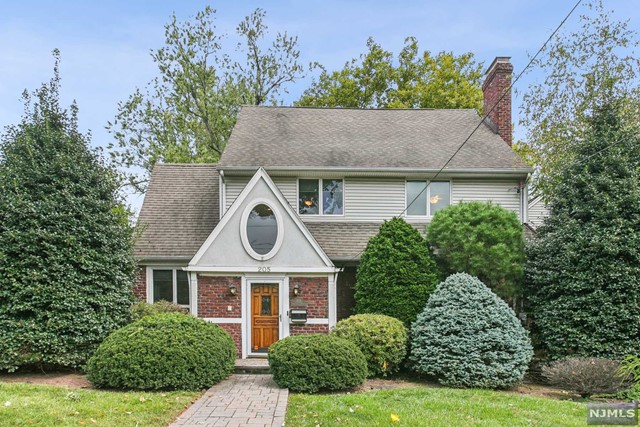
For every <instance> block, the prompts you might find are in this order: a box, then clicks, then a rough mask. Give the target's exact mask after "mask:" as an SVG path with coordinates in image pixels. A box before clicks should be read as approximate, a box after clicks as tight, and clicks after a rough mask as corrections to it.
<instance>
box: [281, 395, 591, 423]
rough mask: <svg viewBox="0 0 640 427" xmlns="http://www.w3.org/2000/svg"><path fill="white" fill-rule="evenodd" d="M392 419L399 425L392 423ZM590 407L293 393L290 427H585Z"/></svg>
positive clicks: (507, 399) (508, 398)
mask: <svg viewBox="0 0 640 427" xmlns="http://www.w3.org/2000/svg"><path fill="white" fill-rule="evenodd" d="M391 414H394V415H397V416H398V417H399V420H397V421H396V422H393V421H392V419H391ZM586 418H587V413H586V404H584V403H576V402H571V401H562V400H555V399H550V398H544V397H533V396H525V395H519V394H515V393H508V392H496V391H489V390H458V389H450V388H428V387H416V388H402V389H393V390H380V391H372V392H365V393H358V394H328V395H327V394H325V395H305V394H292V395H291V396H290V397H289V406H288V410H287V421H286V425H287V427H297V426H314V427H315V426H318V425H319V426H321V427H326V426H341V425H344V426H434V427H437V426H442V427H452V426H461V427H462V426H490V427H500V426H509V427H515V426H536V427H542V426H554V427H555V426H580V427H583V426H585V425H586V422H587V421H586Z"/></svg>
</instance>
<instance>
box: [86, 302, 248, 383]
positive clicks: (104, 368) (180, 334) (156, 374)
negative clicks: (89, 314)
mask: <svg viewBox="0 0 640 427" xmlns="http://www.w3.org/2000/svg"><path fill="white" fill-rule="evenodd" d="M235 359H236V350H235V345H234V343H233V339H232V338H231V337H230V336H229V334H228V333H227V332H225V331H224V330H223V329H222V328H220V327H219V326H217V325H214V324H211V323H207V322H205V321H204V320H201V319H196V318H195V317H192V316H188V315H185V314H177V313H164V314H157V315H154V316H146V317H144V318H142V319H141V320H138V321H136V322H133V323H131V324H129V325H127V326H125V327H124V328H122V329H119V330H118V331H116V332H114V333H113V334H111V335H109V337H107V339H106V340H105V341H104V342H103V343H102V344H101V345H100V347H98V350H97V351H96V353H95V354H94V356H93V357H91V359H89V362H88V363H87V369H86V370H87V377H88V379H89V381H91V383H92V384H93V385H94V386H96V387H108V388H120V389H136V390H199V389H203V388H208V387H210V386H212V385H213V384H215V383H217V382H220V381H221V380H223V379H225V378H226V377H228V376H229V374H231V372H232V371H233V368H234V365H235Z"/></svg>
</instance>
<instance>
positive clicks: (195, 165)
mask: <svg viewBox="0 0 640 427" xmlns="http://www.w3.org/2000/svg"><path fill="white" fill-rule="evenodd" d="M156 166H163V167H164V166H171V167H173V166H177V167H212V168H217V167H218V164H217V163H176V162H171V163H161V162H157V163H156V164H155V165H153V167H154V168H155V167H156Z"/></svg>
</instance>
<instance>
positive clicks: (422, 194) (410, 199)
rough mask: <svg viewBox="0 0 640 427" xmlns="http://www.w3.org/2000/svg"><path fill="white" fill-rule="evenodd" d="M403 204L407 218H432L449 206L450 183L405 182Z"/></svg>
mask: <svg viewBox="0 0 640 427" xmlns="http://www.w3.org/2000/svg"><path fill="white" fill-rule="evenodd" d="M405 203H406V205H407V215H408V216H432V215H433V214H435V213H436V212H438V211H439V210H440V209H444V208H446V207H447V206H449V205H450V204H451V183H450V182H449V181H432V182H431V183H430V184H429V185H427V181H407V186H406V202H405Z"/></svg>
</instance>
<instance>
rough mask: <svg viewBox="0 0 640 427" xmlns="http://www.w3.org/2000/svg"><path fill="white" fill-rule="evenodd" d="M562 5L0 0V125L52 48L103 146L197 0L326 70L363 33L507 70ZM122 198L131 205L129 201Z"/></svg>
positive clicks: (567, 1) (224, 29)
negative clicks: (410, 40) (290, 42)
mask: <svg viewBox="0 0 640 427" xmlns="http://www.w3.org/2000/svg"><path fill="white" fill-rule="evenodd" d="M585 2H586V0H585ZM574 4H575V0H539V1H531V0H509V1H507V0H495V1H492V0H486V1H476V0H458V1H451V0H443V1H440V0H422V1H418V0H415V1H394V0H385V1H373V0H370V1H365V0H298V1H294V0H272V1H266V0H263V1H250V0H246V1H243V0H224V1H217V2H207V1H200V0H182V1H178V0H175V1H168V0H155V1H147V0H128V1H123V0H110V1H101V2H97V1H86V0H84V1H82V0H76V1H65V0H58V1H55V2H52V1H36V0H22V1H8V0H5V1H3V2H1V3H0V129H3V128H4V127H5V126H7V125H10V124H16V123H18V122H19V121H20V118H21V116H22V113H23V105H22V102H21V94H22V92H23V91H24V90H25V89H27V90H30V91H32V90H34V89H36V88H38V87H39V86H40V85H41V84H42V83H43V82H46V81H48V80H49V79H50V78H51V76H52V70H53V57H52V55H51V51H52V50H53V49H55V48H58V49H60V51H61V57H62V60H61V66H60V72H61V77H62V87H61V100H62V103H63V105H68V104H70V103H71V102H72V101H73V100H76V101H77V103H78V106H79V109H80V115H79V126H80V128H81V130H82V131H85V132H86V131H88V130H91V134H92V144H93V145H94V146H102V147H106V146H107V144H108V143H109V142H111V141H112V137H111V135H110V134H109V133H108V132H107V131H106V130H105V125H106V123H107V122H108V121H110V120H113V118H114V117H115V115H116V113H117V107H118V102H121V101H124V100H126V99H127V98H128V96H129V95H130V94H131V93H132V92H133V91H134V90H135V88H136V87H140V88H143V87H144V86H145V85H146V83H147V82H149V81H150V80H151V79H152V78H153V77H155V76H156V75H157V69H156V66H155V64H154V63H153V61H152V60H151V57H150V55H149V51H150V49H157V48H160V47H162V45H163V42H164V25H165V24H166V23H167V22H169V19H170V17H171V14H172V13H175V14H176V16H177V18H178V19H179V20H185V19H189V18H190V17H192V16H193V15H195V14H196V13H197V12H198V11H200V10H202V9H203V8H204V7H205V6H207V5H209V6H211V7H213V8H214V9H216V11H217V13H216V23H217V29H218V30H219V31H220V32H221V33H228V34H233V33H234V31H235V28H236V26H237V24H238V23H239V22H240V21H241V20H242V19H243V18H244V17H245V16H247V15H249V14H250V13H251V12H252V11H253V10H255V9H256V8H257V7H261V8H263V9H264V10H265V11H266V13H267V17H266V20H265V23H266V24H267V26H268V27H269V32H270V35H271V36H273V35H275V33H277V32H282V31H287V32H288V33H289V34H291V35H297V36H298V42H299V48H300V53H301V56H300V59H301V62H302V63H309V62H311V61H318V62H319V63H321V64H323V65H324V66H325V67H326V68H327V69H329V70H334V69H339V68H341V67H342V66H343V65H344V63H345V62H347V61H348V60H350V59H351V58H354V57H357V56H358V55H359V54H360V53H363V52H365V50H366V40H367V38H368V37H373V38H374V39H375V40H376V41H377V42H378V43H380V44H381V45H382V47H383V48H385V49H386V50H390V51H392V52H394V53H396V54H397V53H398V52H399V51H400V49H401V48H402V46H403V42H404V39H405V37H407V36H414V37H416V38H417V39H418V42H419V45H420V49H421V50H429V51H431V52H433V53H437V52H440V51H453V52H454V53H455V54H462V53H465V52H472V53H473V54H474V55H475V58H476V60H477V61H479V62H483V63H484V64H485V66H488V65H489V64H490V63H491V61H492V60H493V59H494V58H495V57H496V56H510V57H511V62H512V63H513V65H514V72H515V74H518V73H519V72H520V71H522V69H523V68H524V67H525V66H526V64H527V62H528V59H529V57H530V56H531V55H533V54H534V53H535V52H536V51H537V50H538V49H539V48H540V47H541V46H542V44H543V43H544V42H545V40H546V39H547V38H548V36H549V35H550V34H551V32H552V31H553V30H554V29H555V28H556V26H557V25H558V24H559V23H560V22H561V21H562V19H563V18H564V17H565V15H566V14H567V13H568V12H569V11H570V10H571V8H572V7H573V5H574ZM604 4H605V8H606V9H610V10H613V11H614V17H615V18H616V19H620V20H629V26H630V28H631V29H634V30H636V31H640V7H638V6H639V4H638V1H637V0H604ZM585 11H586V9H585V8H584V7H583V6H581V7H580V8H579V9H578V10H577V11H576V13H574V15H573V16H572V17H571V18H570V20H569V21H568V22H567V23H566V30H571V29H575V28H577V27H578V18H579V16H578V15H579V13H580V12H585ZM312 77H313V75H311V76H308V77H307V78H305V79H302V80H299V81H297V82H296V83H295V84H292V85H289V86H288V90H289V94H288V95H285V97H284V99H283V101H284V104H285V105H290V104H291V103H292V102H293V101H295V100H296V99H298V98H299V97H300V95H301V94H302V92H303V91H304V90H305V89H306V88H307V87H309V85H310V83H311V79H312ZM539 78H540V75H539V74H536V70H532V71H531V72H530V73H528V74H527V75H526V76H524V77H523V78H522V79H521V80H520V81H518V82H517V83H516V85H515V88H516V91H517V92H518V93H522V92H523V91H524V90H526V88H527V86H528V85H529V84H531V83H532V82H534V81H536V79H539ZM519 106H520V97H519V96H517V95H516V96H515V98H514V102H513V113H514V115H513V121H514V123H515V125H516V127H515V137H516V138H515V139H518V138H522V137H524V133H525V129H522V128H521V127H519V126H518V110H519ZM128 199H129V203H130V204H131V206H132V207H133V208H134V209H135V210H137V209H139V207H140V205H141V203H142V197H141V196H135V195H130V196H129V198H128Z"/></svg>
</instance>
